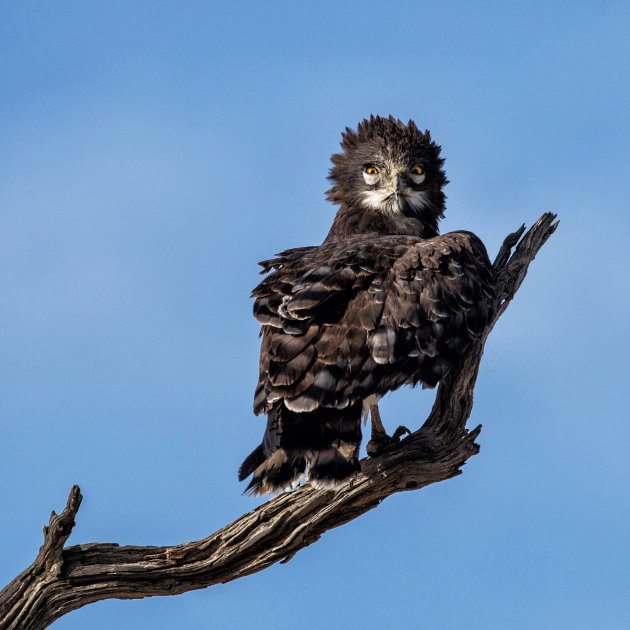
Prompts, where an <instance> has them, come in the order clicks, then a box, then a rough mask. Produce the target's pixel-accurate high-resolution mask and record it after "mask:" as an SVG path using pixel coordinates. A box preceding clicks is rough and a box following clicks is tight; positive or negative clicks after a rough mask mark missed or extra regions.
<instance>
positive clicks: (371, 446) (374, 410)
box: [366, 405, 411, 457]
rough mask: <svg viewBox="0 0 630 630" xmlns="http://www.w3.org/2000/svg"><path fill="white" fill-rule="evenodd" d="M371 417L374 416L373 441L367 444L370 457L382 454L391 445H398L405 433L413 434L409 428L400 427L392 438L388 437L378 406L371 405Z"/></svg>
mask: <svg viewBox="0 0 630 630" xmlns="http://www.w3.org/2000/svg"><path fill="white" fill-rule="evenodd" d="M370 415H371V416H372V439H371V440H370V441H369V442H368V443H367V446H366V449H367V453H368V455H369V456H370V457H374V456H376V455H378V454H379V453H381V452H382V451H383V450H384V449H385V448H386V447H388V446H390V445H391V444H397V443H398V442H399V441H400V438H401V436H403V435H404V434H405V433H411V431H410V430H409V429H408V428H407V427H403V426H400V427H398V428H397V429H396V431H394V435H392V436H391V437H390V436H389V435H387V432H386V431H385V427H383V421H382V420H381V414H380V412H379V410H378V405H370Z"/></svg>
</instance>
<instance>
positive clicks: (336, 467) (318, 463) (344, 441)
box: [239, 401, 361, 496]
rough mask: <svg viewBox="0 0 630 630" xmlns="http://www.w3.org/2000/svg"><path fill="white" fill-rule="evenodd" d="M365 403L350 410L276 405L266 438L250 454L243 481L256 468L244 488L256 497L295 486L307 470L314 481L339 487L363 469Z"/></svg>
mask: <svg viewBox="0 0 630 630" xmlns="http://www.w3.org/2000/svg"><path fill="white" fill-rule="evenodd" d="M360 444H361V404H360V403H357V404H355V405H352V406H349V407H347V408H346V409H342V410H339V409H329V408H318V409H315V410H314V411H311V412H296V411H291V410H290V409H287V407H285V406H284V404H283V402H282V401H278V403H277V404H276V405H275V406H274V407H273V409H271V411H270V412H269V415H268V418H267V429H266V431H265V436H264V439H263V443H262V444H261V445H260V446H258V447H257V448H256V449H254V451H253V452H252V453H251V454H250V455H249V456H248V457H247V459H245V461H244V462H243V464H242V465H241V467H240V469H239V480H241V481H242V480H243V479H245V478H246V477H248V476H249V475H250V474H252V473H253V477H252V480H251V482H250V484H249V485H248V487H247V489H246V490H245V492H247V493H250V494H253V495H254V496H258V495H262V494H267V493H278V492H282V491H283V490H289V489H291V488H294V487H296V486H297V485H298V484H299V483H300V481H301V480H302V478H303V477H304V474H305V472H306V471H307V467H308V472H307V474H306V477H307V479H308V480H309V481H311V482H312V484H313V486H314V487H316V488H320V489H330V488H335V487H337V486H339V485H341V484H343V483H345V482H346V481H348V480H349V479H351V478H352V477H354V476H355V475H356V473H357V472H358V471H359V470H360V468H361V466H360V464H359V446H360Z"/></svg>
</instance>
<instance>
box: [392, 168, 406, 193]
mask: <svg viewBox="0 0 630 630" xmlns="http://www.w3.org/2000/svg"><path fill="white" fill-rule="evenodd" d="M389 185H390V188H391V189H392V190H393V192H394V195H395V196H396V199H398V195H399V194H400V191H401V190H402V189H403V188H404V186H405V182H404V179H403V174H402V173H401V172H400V171H399V172H397V173H394V174H393V175H392V178H391V181H390V183H389Z"/></svg>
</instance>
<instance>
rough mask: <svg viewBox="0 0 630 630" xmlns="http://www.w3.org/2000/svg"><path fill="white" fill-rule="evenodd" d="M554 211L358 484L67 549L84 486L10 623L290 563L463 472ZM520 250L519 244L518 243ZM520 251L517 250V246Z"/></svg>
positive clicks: (16, 628)
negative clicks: (490, 381)
mask: <svg viewBox="0 0 630 630" xmlns="http://www.w3.org/2000/svg"><path fill="white" fill-rule="evenodd" d="M555 218H556V216H555V215H554V214H551V213H546V214H544V215H543V216H542V217H541V218H540V219H539V220H538V221H537V222H536V224H535V225H534V226H533V227H532V228H531V229H530V230H529V231H528V232H527V233H526V234H525V235H524V236H523V234H524V232H525V227H524V226H523V227H521V228H520V229H519V230H518V231H517V232H515V233H514V234H510V235H509V236H508V237H507V238H506V239H505V241H504V243H503V245H502V247H501V249H500V251H499V254H498V255H497V259H496V261H495V263H494V274H495V278H496V282H497V289H498V302H497V306H498V308H497V311H496V315H495V316H494V318H493V321H492V323H491V325H490V326H489V328H488V330H487V331H486V332H485V334H484V336H483V337H482V338H481V339H479V340H478V341H476V342H475V343H474V344H473V345H472V346H471V347H470V348H469V349H468V350H467V351H466V353H465V355H464V356H463V357H462V360H461V361H460V363H459V364H458V365H457V366H456V367H455V368H454V369H453V370H451V372H450V373H449V374H448V375H447V376H446V377H445V378H444V379H442V381H441V383H440V386H439V388H438V392H437V396H436V400H435V404H434V405H433V409H432V411H431V414H430V415H429V417H428V419H427V420H426V422H425V423H424V424H423V426H422V427H421V428H420V429H418V430H417V431H415V432H414V433H412V434H411V435H409V436H408V437H406V438H405V439H403V440H401V441H400V442H399V443H397V444H392V445H390V446H389V447H388V448H386V449H385V450H383V451H382V452H381V453H379V455H378V456H377V457H374V458H367V459H364V460H363V461H362V462H361V466H362V470H361V473H360V474H359V475H358V477H357V478H356V480H355V481H354V482H353V483H352V484H351V485H349V486H346V487H342V488H340V489H338V490H336V491H318V490H314V489H313V488H311V487H310V486H309V485H305V486H302V487H300V488H299V489H297V490H295V491H293V492H290V493H285V494H282V495H280V496H277V497H275V498H273V499H271V500H270V501H268V502H267V503H265V504H264V505H261V506H260V507H258V508H257V509H255V510H254V511H253V512H250V513H248V514H245V515H243V516H241V517H240V518H239V519H237V520H236V521H234V522H233V523H231V524H230V525H227V526H226V527H224V528H223V529H221V530H219V531H218V532H216V533H214V534H212V535H211V536H208V537H207V538H205V539H204V540H201V541H198V542H189V543H184V544H181V545H175V546H172V547H136V546H125V547H120V546H118V545H117V544H108V543H89V544H82V545H74V546H71V547H65V548H64V544H65V542H66V540H67V538H68V536H69V535H70V532H71V531H72V527H73V525H74V518H75V516H76V514H77V510H78V509H79V505H80V503H81V494H80V492H79V488H78V486H74V487H73V488H72V490H71V492H70V496H69V498H68V502H67V505H66V507H65V509H64V510H63V512H62V513H61V514H60V515H58V516H57V515H56V514H55V513H54V512H53V513H52V515H51V517H50V523H49V525H48V526H45V527H44V544H43V545H42V547H41V549H40V551H39V554H38V556H37V558H36V560H35V562H34V563H33V564H32V565H31V566H30V567H29V568H28V569H26V570H25V571H23V572H22V573H21V574H20V575H19V576H18V577H16V578H15V580H13V582H11V584H9V585H8V586H7V587H6V588H4V589H3V590H2V591H1V592H0V630H41V629H43V628H46V627H48V626H49V625H50V624H51V623H52V622H53V621H55V620H56V619H58V618H59V617H61V616H62V615H64V614H66V613H68V612H70V611H71V610H75V609H76V608H80V607H82V606H85V605H86V604H90V603H92V602H96V601H99V600H103V599H108V598H118V599H135V598H141V597H149V596H153V595H177V594H179V593H184V592H186V591H190V590H193V589H199V588H205V587H208V586H212V585H213V584H217V583H220V582H229V581H231V580H235V579H237V578H239V577H242V576H244V575H249V574H251V573H256V572H257V571H261V570H262V569H265V568H267V567H268V566H270V565H272V564H274V563H276V562H287V561H288V560H290V559H291V558H292V557H293V556H294V555H295V554H296V553H297V552H298V551H299V550H300V549H303V548H304V547H306V546H308V545H310V544H312V543H314V542H315V541H316V540H318V539H319V537H320V536H321V535H322V534H323V533H324V532H326V531H328V530H329V529H332V528H333V527H338V526H339V525H343V524H344V523H347V522H348V521H351V520H353V519H355V518H357V517H358V516H360V515H361V514H364V513H365V512H367V511H369V510H371V509H372V508H375V507H376V506H377V505H379V503H380V502H381V501H383V500H384V499H385V498H387V497H388V496H390V495H392V494H394V493H396V492H402V491H405V490H416V489H418V488H422V487H424V486H427V485H429V484H431V483H435V482H438V481H443V480H445V479H449V478H451V477H454V476H456V475H459V474H460V473H461V468H462V466H463V465H464V464H465V463H466V461H467V460H468V458H469V457H471V456H472V455H475V454H476V453H478V452H479V446H478V445H477V444H476V443H475V438H476V437H477V436H478V435H479V432H480V430H481V426H478V427H477V428H475V429H474V430H472V431H468V430H467V429H466V421H467V420H468V418H469V416H470V413H471V410H472V405H473V390H474V386H475V382H476V379H477V373H478V370H479V364H480V361H481V356H482V354H483V349H484V344H485V341H486V338H487V336H488V334H489V332H490V330H491V329H492V326H494V324H495V323H496V321H497V319H498V318H499V317H500V316H501V314H502V313H503V312H504V311H505V309H506V308H507V305H508V304H509V302H510V300H512V298H513V297H514V294H515V293H516V291H517V290H518V288H519V286H520V285H521V282H522V281H523V278H524V277H525V275H526V273H527V268H528V266H529V263H530V262H531V261H532V260H533V259H534V257H535V256H536V254H537V253H538V251H539V250H540V248H541V247H542V246H543V245H544V243H545V241H546V240H547V239H548V238H549V236H551V234H553V232H554V231H555V229H556V227H557V225H558V224H557V222H555ZM514 248H515V249H514ZM513 249H514V252H512V250H513Z"/></svg>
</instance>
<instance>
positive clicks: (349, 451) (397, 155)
mask: <svg viewBox="0 0 630 630" xmlns="http://www.w3.org/2000/svg"><path fill="white" fill-rule="evenodd" d="M341 148H342V152H341V153H337V154H334V155H333V156H332V158H331V159H332V163H333V166H332V168H331V169H330V175H329V179H330V181H331V182H332V188H330V190H328V191H327V196H328V199H329V200H330V201H331V202H332V203H334V204H337V205H338V206H339V210H338V212H337V215H336V217H335V219H334V221H333V224H332V227H331V228H330V232H329V233H328V236H327V237H326V238H325V239H324V241H323V243H322V244H321V245H318V246H313V247H299V248H296V249H289V250H287V251H284V252H282V253H281V254H278V255H277V256H276V257H275V258H272V259H270V260H266V261H263V262H261V263H260V265H261V266H262V268H263V271H262V272H261V273H263V274H268V275H267V276H266V277H265V278H264V280H263V281H262V282H261V283H260V284H259V285H258V286H257V287H256V288H255V289H254V291H253V293H252V296H253V297H254V298H255V302H254V316H255V318H256V319H257V320H258V322H260V323H261V324H262V330H261V336H262V344H261V351H260V378H259V380H258V386H257V387H256V392H255V396H254V412H255V413H256V414H265V415H266V416H267V427H266V429H265V433H264V437H263V441H262V444H261V445H260V446H258V447H257V448H256V449H255V450H254V451H253V452H252V453H251V454H250V455H249V456H248V457H247V458H246V459H245V461H244V462H243V464H242V465H241V467H240V469H239V480H241V481H242V480H244V479H246V478H247V477H248V476H249V475H250V474H253V476H252V479H251V482H250V484H249V486H248V487H247V489H246V492H250V493H252V494H254V495H261V494H265V493H270V492H271V493H275V492H281V491H283V490H286V489H289V488H293V487H295V486H297V485H298V484H299V483H300V481H301V480H302V479H303V478H304V477H306V479H307V480H309V481H310V482H311V484H312V485H313V486H315V487H316V488H322V489H330V488H335V487H337V486H339V485H340V484H342V483H344V482H346V481H347V480H349V479H352V477H354V476H355V475H356V473H357V472H358V471H359V470H360V463H359V447H360V444H361V419H362V417H366V415H367V412H368V411H372V420H373V422H375V423H377V424H378V423H379V416H378V408H377V407H376V403H377V402H378V400H379V399H380V398H381V397H382V396H383V395H384V394H386V393H387V392H391V391H393V390H396V389H398V388H399V387H400V386H401V385H412V386H414V385H417V384H418V383H420V384H421V385H422V386H423V387H435V385H436V384H437V383H438V381H439V380H440V379H441V378H442V377H443V376H444V375H445V374H446V373H447V372H448V371H449V370H450V369H451V367H452V366H453V365H454V364H455V363H456V362H457V360H458V359H459V357H460V356H461V354H462V352H463V351H464V350H465V349H466V348H467V347H468V345H469V344H470V343H471V341H472V340H473V339H475V337H477V336H479V335H480V334H481V332H482V331H483V330H484V328H485V327H486V325H487V323H488V320H489V317H490V315H491V311H492V308H493V303H494V288H493V280H492V273H491V265H490V261H489V260H488V255H487V253H486V249H485V247H484V245H483V243H482V242H481V241H480V240H479V238H477V237H476V236H475V235H474V234H472V233H471V232H464V231H461V232H450V233H448V234H444V235H441V236H440V235H439V233H438V220H439V219H440V218H442V217H443V216H444V215H443V212H444V208H445V195H444V192H443V188H444V186H445V185H446V184H447V183H448V181H447V179H446V176H445V174H444V170H443V166H444V160H443V159H442V158H441V157H440V151H441V147H440V146H438V145H437V144H436V143H435V142H433V141H432V139H431V135H430V133H429V131H425V132H421V131H420V130H419V129H418V127H417V126H416V125H415V123H414V122H413V121H411V120H410V121H409V122H408V123H407V124H404V123H402V122H401V121H400V120H398V119H396V118H393V117H392V116H390V117H388V118H384V117H380V116H371V117H370V118H369V119H365V120H363V121H362V122H361V123H359V125H358V127H357V129H356V131H354V130H352V129H350V128H346V130H345V132H343V133H342V141H341ZM380 426H381V427H382V425H380ZM375 428H377V429H378V427H377V426H375ZM381 434H383V433H382V431H381ZM383 435H384V434H383Z"/></svg>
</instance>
